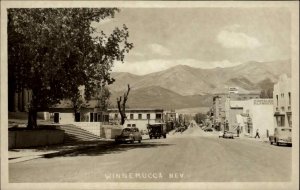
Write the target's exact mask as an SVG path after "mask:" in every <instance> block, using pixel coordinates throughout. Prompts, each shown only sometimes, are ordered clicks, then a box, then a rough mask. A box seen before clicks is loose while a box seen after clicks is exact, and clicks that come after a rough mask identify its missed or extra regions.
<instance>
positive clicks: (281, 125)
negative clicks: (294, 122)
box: [277, 116, 284, 127]
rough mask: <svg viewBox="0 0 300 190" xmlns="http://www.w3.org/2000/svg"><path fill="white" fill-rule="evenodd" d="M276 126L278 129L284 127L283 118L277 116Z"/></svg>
mask: <svg viewBox="0 0 300 190" xmlns="http://www.w3.org/2000/svg"><path fill="white" fill-rule="evenodd" d="M277 126H278V127H283V126H284V116H277Z"/></svg>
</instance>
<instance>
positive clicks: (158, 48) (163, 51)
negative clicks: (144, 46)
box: [148, 43, 171, 56]
mask: <svg viewBox="0 0 300 190" xmlns="http://www.w3.org/2000/svg"><path fill="white" fill-rule="evenodd" d="M148 48H149V49H150V50H151V51H152V53H154V54H158V55H162V56H170V55H171V51H170V50H169V49H167V48H166V47H164V46H162V45H160V44H155V43H153V44H149V45H148Z"/></svg>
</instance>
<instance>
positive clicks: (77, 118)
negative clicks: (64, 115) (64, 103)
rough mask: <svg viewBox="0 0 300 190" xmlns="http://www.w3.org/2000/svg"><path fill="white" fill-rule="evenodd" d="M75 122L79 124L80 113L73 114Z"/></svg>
mask: <svg viewBox="0 0 300 190" xmlns="http://www.w3.org/2000/svg"><path fill="white" fill-rule="evenodd" d="M75 122H80V112H76V113H75Z"/></svg>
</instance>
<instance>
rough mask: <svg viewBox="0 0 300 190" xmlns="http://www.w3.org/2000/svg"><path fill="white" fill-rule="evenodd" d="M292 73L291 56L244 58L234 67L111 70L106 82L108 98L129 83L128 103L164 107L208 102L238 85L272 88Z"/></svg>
mask: <svg viewBox="0 0 300 190" xmlns="http://www.w3.org/2000/svg"><path fill="white" fill-rule="evenodd" d="M284 73H285V74H287V75H288V76H291V63H290V60H285V61H273V62H247V63H244V64H241V65H238V66H234V67H227V68H214V69H201V68H194V67H190V66H186V65H177V66H174V67H171V68H169V69H166V70H163V71H160V72H155V73H150V74H146V75H134V74H131V73H125V72H114V73H112V77H113V78H114V79H115V82H114V83H113V84H112V85H110V86H109V89H110V91H111V92H112V97H111V102H112V104H113V105H114V103H115V102H116V101H115V100H116V97H118V96H120V95H122V94H123V93H124V92H125V91H126V90H127V84H130V87H131V91H130V94H129V99H128V106H129V107H149V108H150V107H161V108H165V109H172V108H174V109H175V108H177V109H179V108H188V107H198V106H210V104H211V103H212V94H214V93H218V92H225V91H227V89H228V87H238V88H239V90H240V91H261V90H262V89H268V88H272V87H273V85H274V83H276V82H277V81H278V79H279V76H280V75H281V74H284Z"/></svg>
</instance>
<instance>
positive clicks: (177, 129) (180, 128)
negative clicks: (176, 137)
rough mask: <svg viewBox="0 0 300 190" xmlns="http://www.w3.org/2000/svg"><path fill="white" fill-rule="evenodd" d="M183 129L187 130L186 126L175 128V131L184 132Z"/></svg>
mask: <svg viewBox="0 0 300 190" xmlns="http://www.w3.org/2000/svg"><path fill="white" fill-rule="evenodd" d="M183 131H185V127H178V128H176V130H175V132H183Z"/></svg>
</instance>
